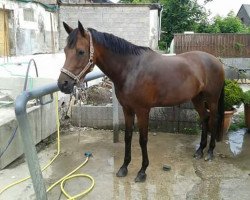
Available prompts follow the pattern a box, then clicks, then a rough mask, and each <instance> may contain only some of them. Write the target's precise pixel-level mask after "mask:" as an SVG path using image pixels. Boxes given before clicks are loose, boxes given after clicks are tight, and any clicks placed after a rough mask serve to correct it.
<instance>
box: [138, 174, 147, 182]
mask: <svg viewBox="0 0 250 200" xmlns="http://www.w3.org/2000/svg"><path fill="white" fill-rule="evenodd" d="M146 178H147V174H145V173H143V172H139V173H138V174H137V177H136V178H135V182H144V181H145V180H146Z"/></svg>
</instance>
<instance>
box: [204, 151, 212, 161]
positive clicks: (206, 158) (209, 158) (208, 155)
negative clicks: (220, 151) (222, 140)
mask: <svg viewBox="0 0 250 200" xmlns="http://www.w3.org/2000/svg"><path fill="white" fill-rule="evenodd" d="M213 159H214V154H213V153H208V154H207V156H206V157H205V159H204V160H205V161H212V160H213Z"/></svg>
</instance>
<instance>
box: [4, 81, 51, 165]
mask: <svg viewBox="0 0 250 200" xmlns="http://www.w3.org/2000/svg"><path fill="white" fill-rule="evenodd" d="M51 82H54V80H52V79H46V78H34V79H33V80H32V87H31V88H30V86H31V85H30V83H31V82H29V86H28V88H27V89H32V88H36V87H38V86H43V85H47V84H48V83H51ZM23 85H24V78H21V77H6V78H5V77H1V78H0V91H1V93H2V94H8V96H10V97H11V99H13V100H14V99H15V98H16V96H17V95H19V94H20V93H21V91H22V90H23ZM44 98H45V99H43V101H44V102H46V101H48V100H49V99H50V96H49V95H47V96H45V97H44ZM54 99H55V98H54ZM34 103H35V102H34V101H29V102H28V106H27V107H28V108H27V113H28V119H29V123H30V127H31V130H32V133H33V139H34V142H35V144H37V143H39V142H40V141H41V140H43V139H45V138H47V137H48V136H49V135H51V134H52V133H54V132H56V108H55V101H53V102H52V103H50V104H47V105H44V106H40V105H38V106H34ZM16 126H17V121H16V117H15V113H14V107H13V104H12V105H10V106H8V107H7V106H4V107H0V152H2V151H3V150H4V148H5V147H6V145H7V143H8V141H9V138H10V137H11V135H12V133H13V131H14V130H15V128H16ZM22 154H23V147H22V141H21V135H20V133H19V130H18V131H17V133H16V136H15V138H14V140H13V142H12V143H11V145H10V146H9V147H8V149H7V151H6V152H5V153H4V155H3V156H2V157H1V158H0V169H2V168H4V167H5V166H7V165H8V164H10V163H11V162H13V161H14V160H15V159H17V158H18V157H19V156H21V155H22Z"/></svg>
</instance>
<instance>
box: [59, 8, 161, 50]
mask: <svg viewBox="0 0 250 200" xmlns="http://www.w3.org/2000/svg"><path fill="white" fill-rule="evenodd" d="M156 10H157V9H156ZM153 11H155V10H153ZM150 12H151V10H150V5H149V4H145V5H135V4H134V5H130V4H81V5H79V4H62V5H61V6H60V10H59V32H60V38H59V45H60V49H63V48H64V46H65V44H66V42H65V41H66V38H67V33H66V32H65V30H64V28H63V25H62V22H63V21H64V22H66V23H67V24H69V25H70V26H71V27H72V28H76V27H77V23H78V20H79V21H80V22H81V23H82V24H83V26H84V27H85V28H87V27H90V28H94V29H96V30H98V31H101V32H108V33H112V34H114V35H116V36H118V37H121V38H124V39H126V40H128V41H130V42H132V43H134V44H137V45H140V46H150V45H153V44H154V46H155V43H156V42H155V41H152V39H153V40H155V38H156V40H157V41H158V35H157V34H158V30H154V32H155V34H156V37H153V36H152V33H151V32H152V31H151V30H150V26H151V25H152V26H154V25H153V24H152V23H151V25H150V21H152V20H150ZM151 16H153V17H158V15H157V16H155V15H152V14H151ZM158 28H159V27H158ZM154 29H155V28H154ZM156 46H157V45H156ZM155 48H157V47H155Z"/></svg>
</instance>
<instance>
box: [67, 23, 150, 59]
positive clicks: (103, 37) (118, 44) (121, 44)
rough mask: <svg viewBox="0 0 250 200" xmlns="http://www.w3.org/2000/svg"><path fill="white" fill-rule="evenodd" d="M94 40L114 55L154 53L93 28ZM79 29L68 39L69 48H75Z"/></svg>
mask: <svg viewBox="0 0 250 200" xmlns="http://www.w3.org/2000/svg"><path fill="white" fill-rule="evenodd" d="M88 30H89V31H90V33H91V35H92V38H93V39H94V40H95V41H96V42H97V43H100V44H102V45H104V46H105V47H106V48H107V49H109V50H111V51H112V52H114V53H118V54H122V55H140V54H141V53H143V52H145V51H148V50H150V51H152V50H151V49H150V48H149V47H143V46H137V45H135V44H132V43H131V42H128V41H127V40H125V39H122V38H119V37H117V36H115V35H113V34H110V33H104V32H99V31H97V30H95V29H93V28H88ZM77 33H78V28H76V29H74V30H73V31H72V32H71V33H70V34H69V36H68V38H67V45H68V47H69V48H74V46H75V45H76V42H77Z"/></svg>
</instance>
